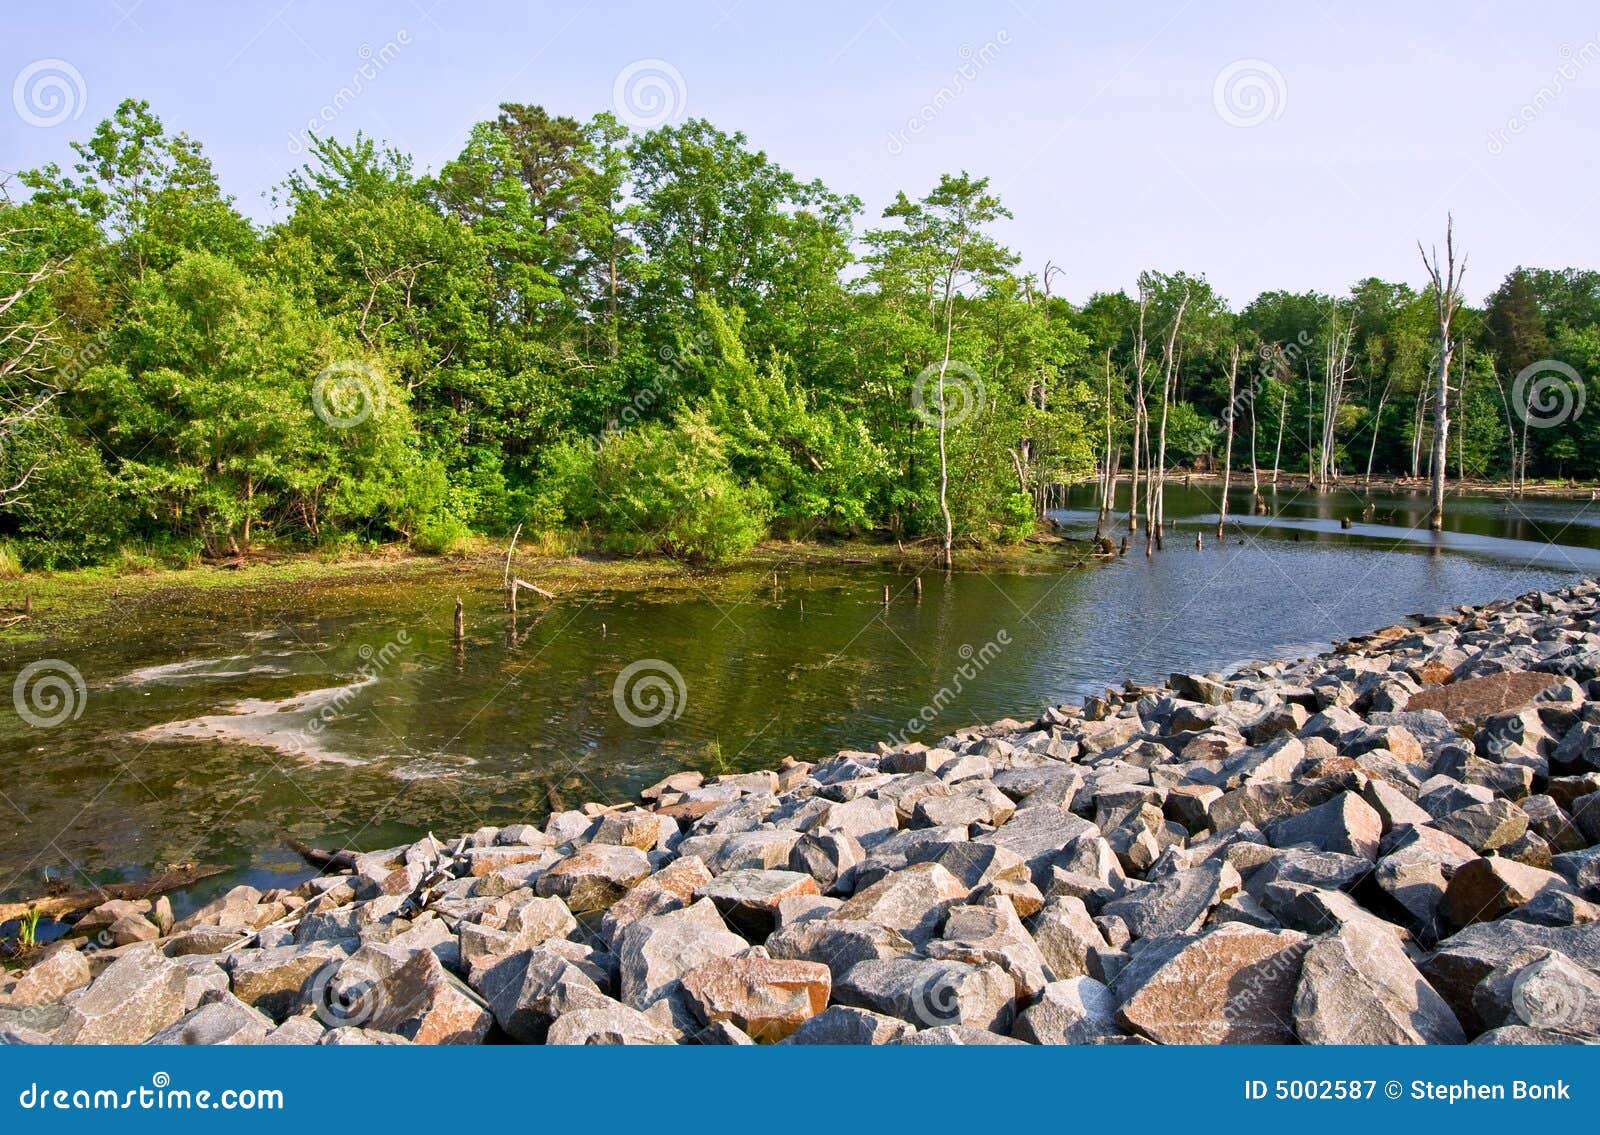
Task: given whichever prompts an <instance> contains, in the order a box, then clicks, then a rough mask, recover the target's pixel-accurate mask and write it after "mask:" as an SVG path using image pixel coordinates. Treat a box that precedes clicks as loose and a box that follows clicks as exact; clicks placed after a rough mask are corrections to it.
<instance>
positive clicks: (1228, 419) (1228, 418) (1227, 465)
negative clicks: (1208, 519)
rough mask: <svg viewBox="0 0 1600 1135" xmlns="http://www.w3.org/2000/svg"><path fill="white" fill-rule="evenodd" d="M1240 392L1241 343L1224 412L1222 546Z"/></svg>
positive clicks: (1220, 508) (1230, 372)
mask: <svg viewBox="0 0 1600 1135" xmlns="http://www.w3.org/2000/svg"><path fill="white" fill-rule="evenodd" d="M1238 392H1239V344H1238V343H1235V344H1234V345H1233V358H1232V360H1231V361H1230V362H1229V363H1228V409H1227V410H1226V412H1225V413H1224V414H1223V424H1224V425H1226V426H1227V428H1228V440H1227V442H1226V443H1225V444H1224V445H1223V448H1222V503H1221V504H1220V505H1219V506H1218V507H1217V542H1218V546H1221V541H1222V529H1223V526H1224V525H1225V524H1227V523H1228V487H1229V484H1230V482H1231V481H1232V478H1233V414H1234V409H1235V402H1234V399H1235V398H1236V397H1237V395H1238Z"/></svg>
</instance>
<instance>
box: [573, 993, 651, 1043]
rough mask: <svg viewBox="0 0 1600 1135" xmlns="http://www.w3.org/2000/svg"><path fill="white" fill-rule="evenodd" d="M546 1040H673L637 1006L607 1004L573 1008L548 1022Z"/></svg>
mask: <svg viewBox="0 0 1600 1135" xmlns="http://www.w3.org/2000/svg"><path fill="white" fill-rule="evenodd" d="M545 1043H547V1044H607V1045H613V1044H673V1043H675V1040H674V1038H673V1036H672V1034H671V1033H669V1032H667V1031H666V1030H665V1029H663V1028H662V1027H661V1026H660V1025H658V1024H656V1022H655V1021H653V1020H651V1019H650V1018H649V1017H647V1016H645V1015H644V1014H643V1013H641V1012H639V1011H638V1010H636V1009H630V1008H628V1007H627V1006H626V1005H619V1004H617V1003H616V1002H615V1001H613V1002H611V1003H610V1004H609V1005H605V1006H600V1007H594V1008H583V1009H574V1010H572V1011H571V1012H569V1013H563V1014H562V1015H561V1016H560V1017H558V1018H557V1019H556V1022H555V1024H553V1025H551V1026H550V1032H549V1034H548V1037H547V1039H546V1042H545Z"/></svg>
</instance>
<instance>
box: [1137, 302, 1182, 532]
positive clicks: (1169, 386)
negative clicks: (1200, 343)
mask: <svg viewBox="0 0 1600 1135" xmlns="http://www.w3.org/2000/svg"><path fill="white" fill-rule="evenodd" d="M1188 306H1189V288H1188V286H1187V285H1185V286H1184V289H1183V299H1182V300H1180V301H1179V302H1178V310H1177V313H1176V314H1175V315H1173V317H1172V330H1171V332H1169V333H1168V335H1167V344H1166V347H1165V348H1164V349H1163V351H1162V360H1161V361H1162V375H1161V431H1160V436H1159V439H1158V441H1157V443H1156V445H1157V453H1156V481H1155V503H1154V509H1153V510H1146V511H1147V512H1148V513H1149V521H1150V524H1149V528H1150V535H1153V536H1154V537H1155V543H1156V550H1157V551H1160V549H1161V535H1162V534H1161V528H1162V525H1163V524H1165V523H1166V519H1167V410H1168V408H1169V407H1170V406H1171V404H1172V390H1173V384H1174V382H1175V381H1176V379H1177V373H1178V333H1179V332H1180V331H1181V330H1182V329H1183V313H1184V310H1185V309H1186V308H1187V307H1188Z"/></svg>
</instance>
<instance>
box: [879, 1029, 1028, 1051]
mask: <svg viewBox="0 0 1600 1135" xmlns="http://www.w3.org/2000/svg"><path fill="white" fill-rule="evenodd" d="M895 1043H896V1044H901V1045H913V1046H916V1047H919V1048H920V1047H922V1046H924V1045H952V1044H953V1045H971V1044H982V1045H989V1044H1027V1043H1028V1042H1027V1041H1025V1040H1018V1039H1017V1038H1016V1037H1010V1036H1004V1035H1002V1034H1001V1033H997V1032H991V1031H989V1030H988V1029H980V1028H977V1027H975V1026H972V1025H938V1026H936V1027H934V1028H931V1029H920V1030H918V1031H917V1032H914V1033H912V1034H911V1035H910V1036H908V1037H906V1038H904V1039H903V1040H899V1041H896V1042H895Z"/></svg>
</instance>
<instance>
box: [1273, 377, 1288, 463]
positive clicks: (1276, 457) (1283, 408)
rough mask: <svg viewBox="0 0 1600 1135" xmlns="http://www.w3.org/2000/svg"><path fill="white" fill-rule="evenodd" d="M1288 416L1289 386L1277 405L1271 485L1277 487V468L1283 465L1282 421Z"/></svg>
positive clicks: (1284, 389) (1285, 388) (1284, 390)
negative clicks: (1275, 440) (1276, 438)
mask: <svg viewBox="0 0 1600 1135" xmlns="http://www.w3.org/2000/svg"><path fill="white" fill-rule="evenodd" d="M1288 417H1289V388H1288V387H1287V386H1285V387H1284V388H1283V401H1282V402H1280V403H1279V405H1278V447H1277V448H1276V449H1274V450H1273V451H1272V487H1273V488H1277V487H1278V470H1279V469H1280V468H1281V467H1282V466H1283V423H1284V421H1285V420H1286V419H1287V418H1288Z"/></svg>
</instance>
